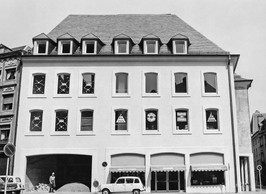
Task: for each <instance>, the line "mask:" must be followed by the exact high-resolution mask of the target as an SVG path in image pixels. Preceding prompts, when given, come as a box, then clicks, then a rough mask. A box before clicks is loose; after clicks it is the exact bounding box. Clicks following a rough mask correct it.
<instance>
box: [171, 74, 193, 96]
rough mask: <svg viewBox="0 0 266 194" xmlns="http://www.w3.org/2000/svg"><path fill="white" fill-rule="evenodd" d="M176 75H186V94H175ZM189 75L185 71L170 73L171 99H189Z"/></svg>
mask: <svg viewBox="0 0 266 194" xmlns="http://www.w3.org/2000/svg"><path fill="white" fill-rule="evenodd" d="M178 73H183V74H186V78H187V80H186V90H187V92H178V93H177V92H176V91H175V75H176V74H178ZM189 74H190V72H185V71H172V97H190V87H189Z"/></svg>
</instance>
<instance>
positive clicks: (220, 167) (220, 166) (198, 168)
mask: <svg viewBox="0 0 266 194" xmlns="http://www.w3.org/2000/svg"><path fill="white" fill-rule="evenodd" d="M226 170H227V166H226V165H223V164H217V165H211V164H210V165H192V166H191V171H226Z"/></svg>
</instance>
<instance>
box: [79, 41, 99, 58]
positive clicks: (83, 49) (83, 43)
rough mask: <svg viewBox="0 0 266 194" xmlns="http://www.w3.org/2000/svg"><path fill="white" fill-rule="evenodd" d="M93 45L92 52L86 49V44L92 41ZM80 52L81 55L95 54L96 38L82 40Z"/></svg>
mask: <svg viewBox="0 0 266 194" xmlns="http://www.w3.org/2000/svg"><path fill="white" fill-rule="evenodd" d="M92 42H93V45H94V52H93V53H88V52H86V51H87V44H88V43H92ZM82 54H83V55H96V54H97V41H96V40H82Z"/></svg>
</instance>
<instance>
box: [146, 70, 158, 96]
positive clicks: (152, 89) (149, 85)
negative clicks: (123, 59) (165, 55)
mask: <svg viewBox="0 0 266 194" xmlns="http://www.w3.org/2000/svg"><path fill="white" fill-rule="evenodd" d="M157 82H158V74H157V73H145V93H158V84H157Z"/></svg>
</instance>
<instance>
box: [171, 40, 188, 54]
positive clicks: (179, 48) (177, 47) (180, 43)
mask: <svg viewBox="0 0 266 194" xmlns="http://www.w3.org/2000/svg"><path fill="white" fill-rule="evenodd" d="M173 53H174V54H187V41H185V40H174V41H173Z"/></svg>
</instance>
